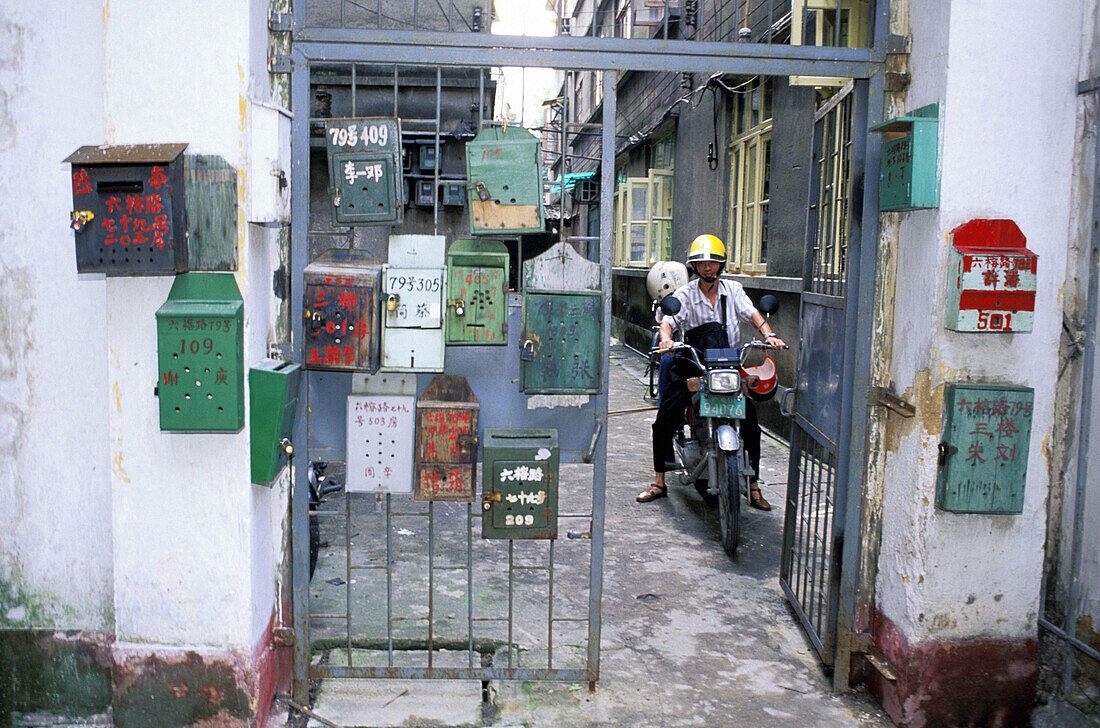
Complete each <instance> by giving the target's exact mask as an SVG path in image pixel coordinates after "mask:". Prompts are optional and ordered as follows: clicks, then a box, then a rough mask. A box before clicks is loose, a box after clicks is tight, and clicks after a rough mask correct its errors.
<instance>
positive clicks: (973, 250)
mask: <svg viewBox="0 0 1100 728" xmlns="http://www.w3.org/2000/svg"><path fill="white" fill-rule="evenodd" d="M948 238H949V239H950V241H951V250H950V253H949V255H950V258H949V262H948V267H947V271H948V280H947V301H946V303H945V305H944V311H945V314H944V318H945V325H946V326H947V328H948V329H951V330H952V331H968V332H976V333H989V332H993V333H1016V332H1021V331H1031V326H1032V322H1033V321H1034V319H1035V282H1036V273H1037V271H1038V267H1039V256H1037V255H1036V254H1035V253H1033V252H1031V251H1030V250H1028V249H1027V247H1026V243H1027V240H1026V239H1025V238H1024V234H1023V233H1022V232H1021V231H1020V228H1019V227H1018V226H1017V225H1016V223H1015V222H1013V221H1012V220H971V221H969V222H967V223H964V224H963V225H960V226H959V227H957V228H955V229H954V230H952V231H951V232H950V234H949V235H948Z"/></svg>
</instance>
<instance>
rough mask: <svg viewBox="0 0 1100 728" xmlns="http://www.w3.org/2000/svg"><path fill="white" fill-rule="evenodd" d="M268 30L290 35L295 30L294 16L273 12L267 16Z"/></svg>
mask: <svg viewBox="0 0 1100 728" xmlns="http://www.w3.org/2000/svg"><path fill="white" fill-rule="evenodd" d="M267 29H268V30H271V31H274V32H276V33H289V32H290V31H292V30H294V16H293V15H292V14H291V13H277V12H275V11H274V10H272V11H271V12H269V13H268V14H267Z"/></svg>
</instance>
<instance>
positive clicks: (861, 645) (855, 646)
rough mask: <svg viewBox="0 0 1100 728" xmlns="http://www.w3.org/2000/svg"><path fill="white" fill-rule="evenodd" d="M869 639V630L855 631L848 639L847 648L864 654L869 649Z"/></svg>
mask: <svg viewBox="0 0 1100 728" xmlns="http://www.w3.org/2000/svg"><path fill="white" fill-rule="evenodd" d="M871 641H872V640H871V633H870V632H856V633H854V634H852V636H851V637H849V639H848V645H849V649H850V650H851V651H852V652H862V653H865V654H866V653H868V652H870V651H871Z"/></svg>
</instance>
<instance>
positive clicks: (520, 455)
mask: <svg viewBox="0 0 1100 728" xmlns="http://www.w3.org/2000/svg"><path fill="white" fill-rule="evenodd" d="M482 452H483V453H484V463H483V465H482V469H481V473H482V475H481V507H482V514H481V537H482V538H506V539H513V538H557V537H558V462H559V460H558V457H559V454H558V431H557V430H550V429H518V430H486V431H485V436H484V440H483V447H482Z"/></svg>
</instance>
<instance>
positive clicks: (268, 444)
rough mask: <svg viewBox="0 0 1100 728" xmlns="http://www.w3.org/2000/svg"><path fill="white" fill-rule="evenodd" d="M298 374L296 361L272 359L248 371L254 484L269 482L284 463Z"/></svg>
mask: <svg viewBox="0 0 1100 728" xmlns="http://www.w3.org/2000/svg"><path fill="white" fill-rule="evenodd" d="M301 373H302V372H301V367H299V366H298V365H297V364H295V363H293V362H288V361H276V360H274V359H264V360H262V361H261V362H260V363H259V364H257V365H256V366H254V367H251V368H249V370H248V426H249V430H250V434H251V438H250V439H251V442H252V482H253V483H260V484H263V485H267V484H270V483H271V481H273V480H275V476H276V475H278V474H279V471H280V470H282V469H283V466H284V465H286V464H287V458H288V456H289V455H290V452H288V446H289V443H290V436H291V431H292V430H293V429H294V411H295V409H296V408H297V406H298V380H299V379H300V377H301Z"/></svg>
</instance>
